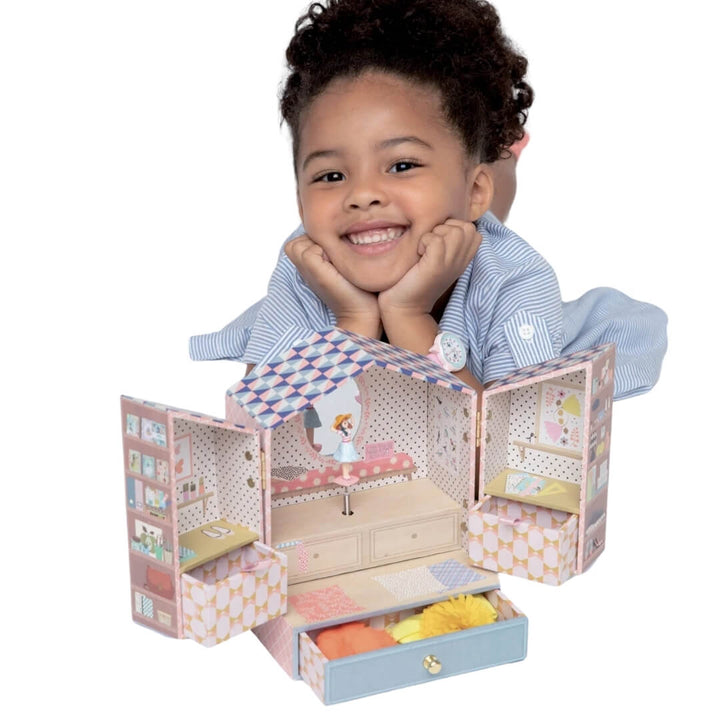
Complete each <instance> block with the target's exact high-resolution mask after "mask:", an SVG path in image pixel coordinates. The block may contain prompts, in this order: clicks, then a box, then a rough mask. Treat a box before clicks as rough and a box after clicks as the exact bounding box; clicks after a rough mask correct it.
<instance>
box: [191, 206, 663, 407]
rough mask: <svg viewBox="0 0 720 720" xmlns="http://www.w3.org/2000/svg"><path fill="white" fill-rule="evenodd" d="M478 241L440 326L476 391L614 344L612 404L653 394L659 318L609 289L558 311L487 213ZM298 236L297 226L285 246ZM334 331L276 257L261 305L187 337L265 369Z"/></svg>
mask: <svg viewBox="0 0 720 720" xmlns="http://www.w3.org/2000/svg"><path fill="white" fill-rule="evenodd" d="M477 226H478V230H479V231H480V232H481V233H482V236H483V241H482V243H481V245H480V248H479V250H478V252H477V253H476V255H475V257H474V259H473V260H472V262H471V263H470V264H469V265H468V267H467V268H466V270H465V272H464V273H463V274H462V275H461V276H460V278H459V279H458V281H457V283H456V285H455V288H454V290H453V292H452V295H451V297H450V299H449V301H448V304H447V307H446V308H445V312H444V314H443V317H442V319H441V321H440V327H441V328H442V329H443V330H449V331H451V332H454V333H455V334H456V335H459V336H460V337H461V338H462V339H463V340H464V341H465V343H466V344H467V347H468V368H469V369H470V371H471V372H472V373H473V375H475V377H477V378H478V379H479V380H480V381H481V382H483V383H487V382H490V381H492V380H497V379H498V378H501V377H503V376H505V375H507V374H509V373H511V372H513V371H514V370H517V369H518V368H521V367H527V366H528V365H534V364H536V363H539V362H543V361H545V360H549V359H550V358H553V357H558V356H559V355H567V354H569V353H571V352H575V351H577V350H585V349H589V348H591V347H593V346H595V345H600V344H603V343H608V342H614V343H615V345H616V372H615V397H616V399H619V398H624V397H631V396H632V395H637V394H639V393H642V392H646V391H647V390H649V389H650V388H651V387H652V386H653V385H654V384H655V382H657V378H658V376H659V373H660V366H661V363H662V359H663V356H664V354H665V350H666V347H667V339H666V324H667V318H666V316H665V313H663V312H662V310H660V309H658V308H656V307H654V306H653V305H649V304H647V303H641V302H637V301H636V300H633V299H632V298H629V297H628V296H627V295H624V294H622V293H620V292H618V291H617V290H613V289H611V288H597V289H595V290H591V291H590V292H588V293H586V294H585V295H583V296H582V297H581V298H579V299H578V300H575V301H573V302H569V303H563V302H562V301H561V298H560V290H559V288H558V283H557V280H556V278H555V274H554V272H553V270H552V268H551V267H550V265H549V264H548V263H547V262H546V261H545V260H544V259H543V258H542V257H541V256H540V255H539V254H538V253H537V252H536V251H535V250H533V249H532V248H531V247H530V246H529V245H528V244H527V243H526V242H525V241H524V240H522V239H521V238H520V237H518V236H517V235H516V234H515V233H514V232H512V231H511V230H509V229H508V228H507V227H505V226H504V225H503V224H502V223H500V222H499V221H498V220H497V219H496V218H495V217H494V216H493V215H492V214H491V213H486V214H485V215H484V216H483V217H482V218H481V219H480V220H479V221H478V222H477ZM302 233H303V228H302V226H300V227H299V228H298V229H297V230H296V231H295V232H294V233H293V234H292V235H291V236H290V238H288V240H290V239H291V238H293V237H296V236H298V235H300V234H302ZM333 325H335V316H334V315H333V313H332V311H331V310H330V308H328V307H326V306H325V305H324V303H323V302H322V301H321V300H320V299H319V298H318V297H317V296H316V295H315V294H314V293H313V292H312V290H310V288H309V287H308V286H307V285H306V283H305V281H304V280H303V279H302V277H301V276H300V274H299V273H298V272H297V269H296V268H295V266H294V265H293V264H292V263H291V262H290V259H289V258H288V257H287V255H285V253H284V251H281V253H280V257H279V260H278V264H277V267H276V268H275V270H274V272H273V274H272V276H271V278H270V283H269V285H268V294H267V296H266V297H265V298H263V299H262V300H260V301H259V302H257V303H255V304H254V305H253V306H252V307H250V308H248V310H246V311H245V312H244V313H243V314H242V315H240V316H239V317H238V318H236V319H235V320H233V321H232V322H231V323H229V324H228V325H227V326H225V327H224V328H223V329H222V330H220V331H218V332H214V333H209V334H207V335H196V336H194V337H192V338H190V356H191V357H192V359H193V360H221V359H226V360H238V361H241V362H246V363H252V364H262V363H263V362H266V361H267V360H269V359H271V358H273V357H274V356H276V355H277V354H279V353H281V352H283V351H285V350H287V349H288V348H290V347H291V346H292V345H293V344H294V343H295V342H297V341H299V340H302V339H304V338H306V337H307V336H308V335H310V334H312V333H313V332H315V331H317V330H321V329H323V328H326V327H331V326H333Z"/></svg>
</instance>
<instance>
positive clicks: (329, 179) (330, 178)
mask: <svg viewBox="0 0 720 720" xmlns="http://www.w3.org/2000/svg"><path fill="white" fill-rule="evenodd" d="M344 179H345V176H344V175H343V174H342V173H341V172H337V170H331V171H330V172H326V173H325V174H324V175H318V177H316V178H315V179H314V180H313V182H326V183H334V182H341V181H342V180H344Z"/></svg>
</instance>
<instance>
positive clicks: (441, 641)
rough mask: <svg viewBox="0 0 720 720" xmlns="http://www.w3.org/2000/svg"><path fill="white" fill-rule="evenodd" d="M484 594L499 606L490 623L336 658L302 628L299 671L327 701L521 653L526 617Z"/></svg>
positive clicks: (494, 595)
mask: <svg viewBox="0 0 720 720" xmlns="http://www.w3.org/2000/svg"><path fill="white" fill-rule="evenodd" d="M486 597H487V598H488V599H489V600H490V602H491V603H493V605H495V607H496V608H497V610H498V620H497V622H495V623H493V624H491V625H484V626H482V627H477V628H472V629H470V630H462V631H460V632H456V633H449V634H447V635H441V636H438V637H434V638H428V639H427V640H418V641H415V642H410V643H405V644H403V645H395V646H393V647H389V648H385V649H383V650H376V651H374V652H367V653H362V654H359V655H351V656H349V657H345V658H340V659H338V660H328V659H327V658H326V657H325V656H324V655H323V654H322V652H321V651H320V649H319V648H318V647H317V645H315V643H314V642H313V640H312V639H311V637H310V635H309V634H308V633H301V634H300V636H299V645H300V649H299V657H300V674H301V676H302V678H303V679H304V680H305V682H307V683H308V685H310V687H311V688H312V689H313V690H314V691H315V693H316V694H317V695H318V697H319V698H320V699H321V700H322V701H323V702H324V703H327V704H330V703H337V702H343V701H345V700H352V699H354V698H358V697H362V696H364V695H374V694H375V693H379V692H384V691H386V690H393V689H395V688H400V687H405V686H407V685H416V684H418V683H422V682H429V681H430V680H439V679H441V678H443V677H449V676H451V675H458V674H460V673H465V672H470V671H472V670H480V669H482V668H486V667H491V666H493V665H501V664H503V663H508V662H515V661H517V660H522V659H524V658H525V655H526V652H527V618H526V617H524V616H523V615H522V613H520V611H519V610H518V609H517V608H516V607H515V606H514V605H513V604H512V603H511V602H510V601H509V600H508V599H507V598H506V597H504V596H503V595H502V593H500V592H498V591H492V592H489V593H486ZM430 657H434V658H435V659H436V660H437V662H439V665H440V668H439V671H438V672H437V674H431V673H430V671H429V670H428V669H426V664H428V662H429V658H430ZM434 669H435V670H437V669H438V668H437V665H436V666H435V668H434Z"/></svg>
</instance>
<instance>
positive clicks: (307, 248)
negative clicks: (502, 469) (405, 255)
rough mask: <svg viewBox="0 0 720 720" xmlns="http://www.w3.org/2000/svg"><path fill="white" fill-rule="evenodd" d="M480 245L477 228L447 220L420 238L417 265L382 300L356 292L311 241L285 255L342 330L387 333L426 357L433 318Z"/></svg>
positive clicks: (297, 242) (300, 241)
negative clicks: (437, 307) (437, 305)
mask: <svg viewBox="0 0 720 720" xmlns="http://www.w3.org/2000/svg"><path fill="white" fill-rule="evenodd" d="M481 242H482V236H481V235H480V233H478V232H477V230H476V228H475V225H474V224H473V223H472V222H466V221H462V220H455V219H453V218H450V219H448V220H446V221H445V222H444V223H442V224H440V225H437V226H436V227H434V228H433V229H432V231H430V232H428V233H425V234H424V235H423V236H422V237H421V238H420V240H419V242H418V256H419V260H418V262H417V263H416V264H415V265H413V266H412V267H411V268H410V269H409V270H408V271H407V272H406V273H405V275H404V276H403V277H402V278H401V279H400V280H399V281H398V282H397V283H396V284H395V285H394V286H393V287H390V288H388V289H387V290H384V291H383V292H381V293H379V294H375V293H370V292H366V291H365V290H361V289H359V288H357V287H355V286H354V285H353V284H352V283H351V282H350V281H349V280H347V279H346V278H345V277H343V276H342V275H341V274H340V273H339V272H338V271H337V269H336V268H335V267H334V265H333V264H332V263H331V262H330V261H329V260H328V258H327V257H326V255H325V253H324V251H323V250H322V248H321V247H320V246H319V245H317V244H316V243H314V242H313V241H312V239H311V238H310V237H308V236H307V235H301V236H300V237H297V238H295V239H293V240H291V241H290V242H289V243H288V244H287V245H286V246H285V252H286V253H287V255H288V257H289V258H290V260H291V261H292V263H293V264H294V265H295V267H296V268H297V269H298V272H299V273H300V275H301V276H302V277H303V279H304V280H305V282H306V283H307V284H308V285H309V287H310V288H311V289H312V290H313V292H315V294H316V295H317V296H318V297H319V298H320V299H321V300H322V301H323V302H324V303H325V304H326V305H327V306H328V307H329V308H330V309H331V310H332V311H333V313H334V314H335V317H336V318H337V324H338V327H341V328H343V329H346V330H352V331H355V332H358V333H361V334H363V335H367V336H370V337H375V338H379V337H381V335H382V331H383V329H384V330H385V333H386V334H387V337H388V340H389V341H390V342H391V343H392V344H393V345H397V346H399V347H404V348H407V349H409V350H414V351H415V352H420V353H422V354H424V353H426V352H427V350H428V348H429V347H430V345H431V344H432V341H433V338H434V333H435V332H436V330H437V325H436V323H435V321H434V320H433V319H432V316H431V314H430V313H431V311H432V309H433V307H434V305H435V303H436V302H437V301H438V299H439V298H440V297H441V296H442V295H443V293H445V291H446V290H448V288H450V287H451V286H452V284H453V283H454V282H455V281H456V280H457V279H458V278H459V277H460V275H462V273H463V272H464V270H465V268H466V267H467V266H468V264H469V263H470V261H471V260H472V259H473V257H474V256H475V253H476V252H477V250H478V248H479V247H480V243H481ZM426 336H427V337H426ZM431 336H432V337H431Z"/></svg>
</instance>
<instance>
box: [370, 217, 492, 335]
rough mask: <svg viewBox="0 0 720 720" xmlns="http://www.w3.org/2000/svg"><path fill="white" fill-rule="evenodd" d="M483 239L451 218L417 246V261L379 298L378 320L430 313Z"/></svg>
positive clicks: (473, 226) (462, 270)
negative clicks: (395, 316) (387, 317)
mask: <svg viewBox="0 0 720 720" xmlns="http://www.w3.org/2000/svg"><path fill="white" fill-rule="evenodd" d="M481 242H482V236H481V235H480V233H479V232H477V229H476V228H475V225H474V224H473V223H471V222H465V221H463V220H454V219H453V218H450V219H449V220H446V221H445V222H444V223H443V224H442V225H438V226H436V227H435V228H433V230H432V232H429V233H426V234H425V235H423V236H422V237H421V238H420V242H419V243H418V255H420V256H421V257H420V260H419V261H418V263H417V264H416V265H414V266H413V267H411V268H410V270H408V271H407V273H405V275H404V276H403V277H402V278H401V279H400V280H399V282H398V283H397V284H396V285H394V286H393V287H391V288H389V289H388V290H385V291H384V292H381V293H380V295H379V296H378V304H379V306H380V314H381V318H383V322H384V319H385V317H386V316H387V315H397V316H400V315H402V316H406V317H412V316H417V315H426V314H429V313H430V312H431V311H432V309H433V306H434V305H435V303H436V302H437V300H438V298H440V297H441V296H442V294H443V293H444V292H445V291H446V290H447V289H448V288H449V287H450V286H451V285H452V284H453V283H454V282H455V281H456V280H457V279H458V278H459V277H460V275H462V274H463V272H464V271H465V268H466V267H467V266H468V264H469V263H470V261H471V260H472V259H473V257H474V256H475V253H476V252H477V250H478V248H479V247H480V243H481Z"/></svg>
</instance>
